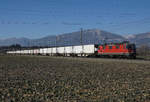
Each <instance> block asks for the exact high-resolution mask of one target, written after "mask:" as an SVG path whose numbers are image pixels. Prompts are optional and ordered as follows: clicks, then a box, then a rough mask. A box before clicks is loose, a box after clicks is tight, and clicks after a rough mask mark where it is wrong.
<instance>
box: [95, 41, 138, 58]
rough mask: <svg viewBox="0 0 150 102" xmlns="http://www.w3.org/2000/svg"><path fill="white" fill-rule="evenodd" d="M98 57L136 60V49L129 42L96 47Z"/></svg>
mask: <svg viewBox="0 0 150 102" xmlns="http://www.w3.org/2000/svg"><path fill="white" fill-rule="evenodd" d="M98 56H103V57H105V56H107V57H128V58H136V47H135V44H130V43H129V42H122V43H110V44H103V45H99V46H98Z"/></svg>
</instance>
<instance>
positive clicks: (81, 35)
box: [80, 28, 83, 45]
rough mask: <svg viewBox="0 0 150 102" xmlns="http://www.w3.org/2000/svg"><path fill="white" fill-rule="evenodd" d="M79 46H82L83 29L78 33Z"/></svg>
mask: <svg viewBox="0 0 150 102" xmlns="http://www.w3.org/2000/svg"><path fill="white" fill-rule="evenodd" d="M80 44H81V45H83V29H82V28H81V32H80Z"/></svg>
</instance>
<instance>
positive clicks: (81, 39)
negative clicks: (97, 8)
mask: <svg viewBox="0 0 150 102" xmlns="http://www.w3.org/2000/svg"><path fill="white" fill-rule="evenodd" d="M80 44H81V46H82V53H81V56H82V55H83V53H84V51H83V50H84V46H83V29H82V28H81V33H80Z"/></svg>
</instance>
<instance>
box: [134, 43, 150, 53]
mask: <svg viewBox="0 0 150 102" xmlns="http://www.w3.org/2000/svg"><path fill="white" fill-rule="evenodd" d="M137 54H138V55H141V56H150V47H149V46H147V45H141V46H140V47H138V48H137Z"/></svg>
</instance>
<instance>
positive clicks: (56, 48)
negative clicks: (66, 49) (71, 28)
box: [56, 35, 58, 54]
mask: <svg viewBox="0 0 150 102" xmlns="http://www.w3.org/2000/svg"><path fill="white" fill-rule="evenodd" d="M57 37H58V36H57V35H56V54H57V40H58V39H57Z"/></svg>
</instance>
